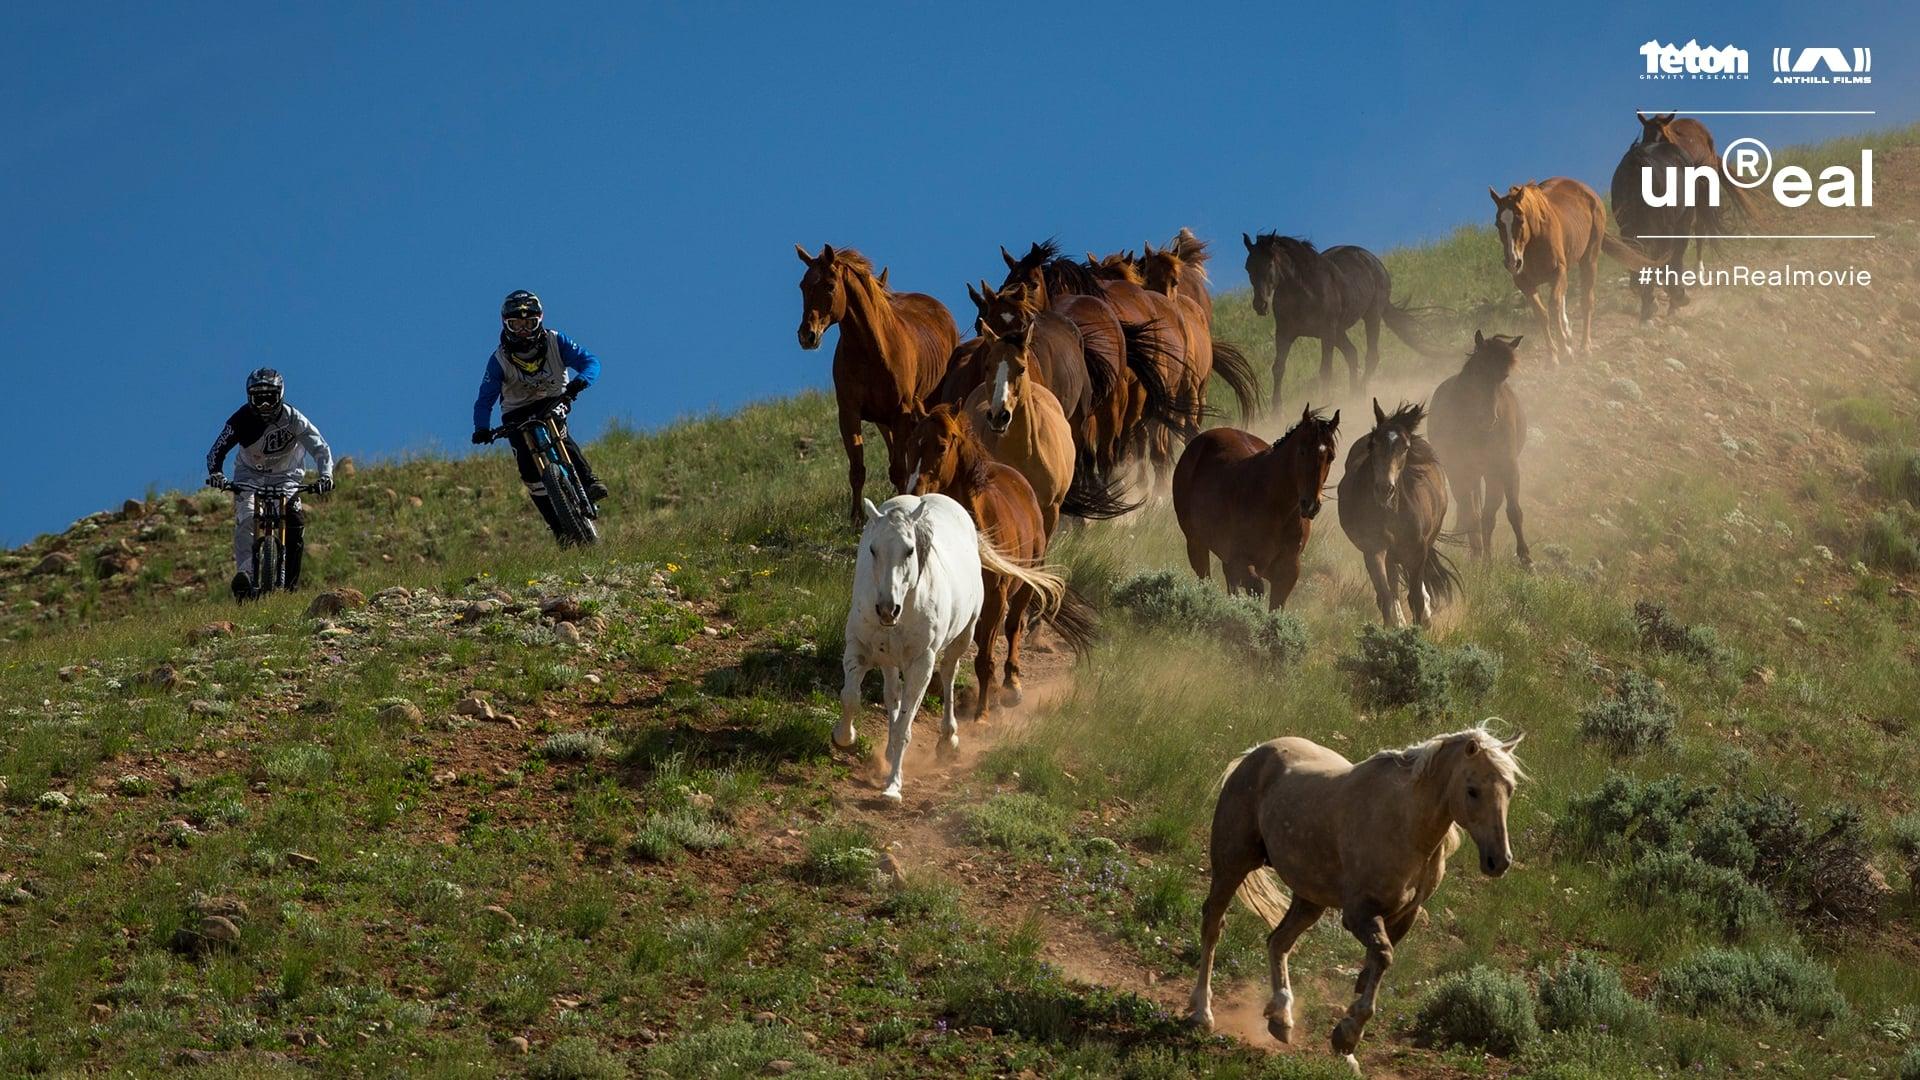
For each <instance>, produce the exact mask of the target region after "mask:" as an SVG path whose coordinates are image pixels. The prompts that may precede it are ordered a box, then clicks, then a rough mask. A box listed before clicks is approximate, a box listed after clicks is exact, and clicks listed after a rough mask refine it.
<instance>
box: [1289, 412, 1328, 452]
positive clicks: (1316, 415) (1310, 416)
mask: <svg viewBox="0 0 1920 1080" xmlns="http://www.w3.org/2000/svg"><path fill="white" fill-rule="evenodd" d="M1326 422H1327V410H1326V409H1325V408H1324V407H1323V408H1319V409H1315V410H1313V411H1312V412H1309V413H1307V414H1306V415H1305V416H1302V417H1301V418H1300V419H1298V420H1295V421H1294V422H1293V426H1292V427H1290V428H1288V429H1287V430H1286V431H1285V432H1284V433H1282V434H1281V436H1280V437H1279V438H1277V439H1275V440H1273V448H1274V449H1276V450H1278V449H1279V448H1280V446H1281V445H1282V444H1283V443H1285V442H1286V441H1287V440H1288V439H1291V438H1293V435H1294V432H1296V431H1299V430H1300V429H1301V428H1303V427H1306V426H1307V425H1308V424H1310V423H1319V424H1324V423H1326ZM1333 438H1334V441H1335V442H1336V443H1338V441H1339V439H1340V432H1339V431H1337V430H1336V431H1335V432H1334V433H1333Z"/></svg>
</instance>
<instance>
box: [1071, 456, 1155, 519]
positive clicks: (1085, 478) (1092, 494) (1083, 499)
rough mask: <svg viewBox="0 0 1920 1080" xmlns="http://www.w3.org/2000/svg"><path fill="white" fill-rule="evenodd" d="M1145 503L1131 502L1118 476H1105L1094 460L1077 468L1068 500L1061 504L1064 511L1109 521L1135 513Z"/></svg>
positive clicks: (1087, 517) (1078, 515) (1076, 515)
mask: <svg viewBox="0 0 1920 1080" xmlns="http://www.w3.org/2000/svg"><path fill="white" fill-rule="evenodd" d="M1141 505H1142V504H1141V503H1137V502H1128V501H1127V499H1126V493H1125V491H1124V490H1123V489H1122V488H1121V486H1120V482H1119V481H1118V480H1117V479H1115V478H1114V477H1111V476H1105V475H1102V474H1101V472H1100V470H1098V469H1096V468H1094V467H1093V465H1092V463H1091V462H1086V461H1082V462H1081V463H1079V464H1076V465H1075V467H1074V470H1073V482H1072V483H1070V484H1068V485H1067V497H1066V501H1064V502H1062V503H1061V504H1060V512H1061V513H1063V514H1072V515H1073V516H1074V517H1077V518H1085V519H1087V520H1089V521H1105V520H1106V519H1108V518H1117V517H1120V516H1122V515H1125V514H1131V513H1133V512H1134V511H1135V510H1138V509H1140V507H1141Z"/></svg>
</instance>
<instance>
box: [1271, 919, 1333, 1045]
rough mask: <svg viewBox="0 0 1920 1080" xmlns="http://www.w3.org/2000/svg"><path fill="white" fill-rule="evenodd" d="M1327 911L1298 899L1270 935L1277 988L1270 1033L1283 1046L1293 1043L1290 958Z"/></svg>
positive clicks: (1273, 976) (1273, 974)
mask: <svg viewBox="0 0 1920 1080" xmlns="http://www.w3.org/2000/svg"><path fill="white" fill-rule="evenodd" d="M1326 910H1327V909H1326V908H1323V907H1321V906H1319V905H1318V904H1309V903H1307V902H1306V901H1304V900H1302V899H1300V898H1299V897H1298V896H1295V897H1294V898H1293V901H1292V903H1290V904H1288V905H1287V913H1286V915H1285V916H1283V917H1282V918H1281V920H1280V925H1278V926H1276V927H1274V928H1273V929H1272V930H1271V931H1269V932H1268V933H1267V978H1268V980H1269V982H1270V983H1271V985H1272V987H1273V997H1272V998H1271V999H1270V1000H1269V1001H1268V1002H1267V1008H1266V1015H1267V1034H1269V1035H1271V1036H1273V1037H1274V1038H1276V1039H1278V1040H1280V1041H1281V1042H1283V1043H1290V1042H1292V1041H1293V973H1292V972H1290V971H1289V970H1287V958H1288V956H1289V955H1291V954H1292V952H1293V945H1294V943H1295V942H1297V941H1299V940H1300V935H1301V934H1304V933H1306V932H1307V930H1308V929H1310V928H1311V927H1312V926H1313V924H1314V923H1317V922H1319V921H1320V915H1321V913H1323V912H1325V911H1326Z"/></svg>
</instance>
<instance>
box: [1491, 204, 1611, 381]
mask: <svg viewBox="0 0 1920 1080" xmlns="http://www.w3.org/2000/svg"><path fill="white" fill-rule="evenodd" d="M1487 194H1488V195H1489V196H1491V197H1492V198H1493V207H1494V213H1493V224H1494V228H1495V229H1496V230H1497V231H1498V232H1499V234H1500V252H1501V259H1502V260H1503V261H1504V262H1505V264H1506V267H1507V273H1508V274H1509V275H1511V276H1512V277H1513V284H1514V287H1515V288H1517V289H1519V290H1520V294H1521V295H1522V296H1525V297H1526V298H1527V303H1528V304H1530V305H1532V306H1533V313H1534V314H1535V315H1537V316H1539V318H1540V326H1541V329H1542V330H1544V331H1545V332H1546V335H1547V344H1548V346H1549V347H1550V348H1551V350H1552V352H1553V360H1554V363H1556V364H1557V363H1559V362H1560V361H1561V359H1562V355H1563V354H1564V356H1565V358H1566V359H1572V358H1573V355H1574V346H1573V322H1572V321H1571V320H1569V319H1568V318H1567V283H1568V278H1569V276H1570V274H1571V271H1572V269H1573V267H1575V266H1578V267H1579V268H1580V288H1581V293H1582V300H1581V331H1580V349H1581V351H1582V352H1592V351H1593V289H1594V281H1595V279H1596V278H1597V277H1598V276H1599V272H1600V252H1601V249H1602V248H1604V249H1605V250H1606V252H1607V254H1609V255H1612V256H1613V257H1614V258H1616V259H1619V260H1620V261H1621V262H1624V263H1626V264H1627V265H1629V266H1634V267H1638V266H1643V265H1645V264H1646V260H1644V259H1643V258H1641V256H1640V254H1639V253H1638V252H1636V251H1634V250H1633V249H1632V248H1630V247H1628V246H1626V245H1625V244H1623V243H1621V242H1620V240H1619V239H1618V238H1616V237H1613V236H1611V235H1609V234H1608V233H1607V208H1606V206H1604V205H1603V204H1602V203H1601V202H1600V196H1598V195H1596V194H1594V191H1593V189H1592V188H1590V187H1588V186H1587V185H1585V184H1583V183H1581V182H1580V181H1578V180H1575V179H1573V178H1572V177H1568V176H1556V177H1553V178H1552V179H1549V180H1544V181H1541V182H1539V183H1526V184H1515V185H1514V186H1513V187H1510V188H1508V189H1507V193H1506V194H1505V195H1502V194H1500V193H1499V192H1497V191H1495V190H1493V189H1492V188H1488V189H1487ZM1542 285H1545V286H1547V292H1548V295H1549V297H1550V298H1551V300H1552V303H1551V305H1548V304H1544V303H1541V301H1540V298H1539V297H1538V296H1536V295H1535V293H1536V292H1537V291H1538V290H1539V288H1540V286H1542Z"/></svg>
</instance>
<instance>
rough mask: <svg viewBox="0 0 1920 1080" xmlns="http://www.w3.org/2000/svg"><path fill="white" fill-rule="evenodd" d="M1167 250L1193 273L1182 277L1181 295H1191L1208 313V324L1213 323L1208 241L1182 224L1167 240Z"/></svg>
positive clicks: (1179, 286) (1180, 283)
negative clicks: (1208, 267)
mask: <svg viewBox="0 0 1920 1080" xmlns="http://www.w3.org/2000/svg"><path fill="white" fill-rule="evenodd" d="M1167 250H1169V251H1171V252H1172V253H1173V254H1174V255H1176V256H1178V257H1179V259H1180V262H1181V263H1182V264H1183V265H1184V266H1186V267H1187V268H1188V269H1189V270H1190V271H1192V272H1191V273H1187V274H1183V275H1181V277H1180V282H1179V284H1178V286H1177V287H1178V288H1179V290H1180V295H1182V296H1185V297H1189V298H1191V299H1192V300H1193V302H1194V303H1196V304H1199V305H1200V309H1201V310H1202V311H1205V312H1206V313H1207V325H1208V326H1209V327H1211V326H1212V325H1213V292H1212V290H1211V289H1210V288H1209V286H1208V281H1209V279H1208V276H1207V261H1208V260H1209V259H1211V258H1213V255H1212V253H1211V252H1209V251H1208V250H1207V242H1206V241H1205V240H1202V239H1200V238H1199V237H1198V236H1195V235H1194V234H1193V230H1192V229H1189V228H1186V227H1185V226H1182V227H1181V229H1180V231H1179V232H1177V233H1174V234H1173V239H1172V240H1170V241H1168V242H1167Z"/></svg>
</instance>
